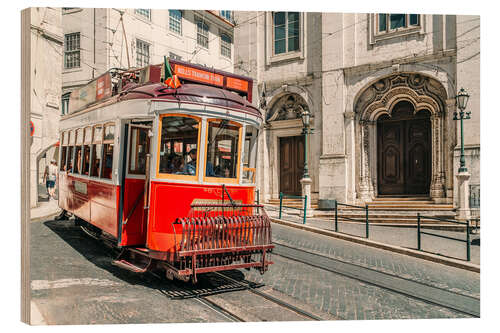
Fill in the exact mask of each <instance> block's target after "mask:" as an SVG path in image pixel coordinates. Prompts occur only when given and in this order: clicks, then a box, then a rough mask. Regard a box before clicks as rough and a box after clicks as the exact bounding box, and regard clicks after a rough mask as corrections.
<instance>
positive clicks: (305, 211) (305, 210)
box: [303, 195, 307, 224]
mask: <svg viewBox="0 0 500 333" xmlns="http://www.w3.org/2000/svg"><path fill="white" fill-rule="evenodd" d="M306 214H307V195H306V196H304V223H303V224H306Z"/></svg>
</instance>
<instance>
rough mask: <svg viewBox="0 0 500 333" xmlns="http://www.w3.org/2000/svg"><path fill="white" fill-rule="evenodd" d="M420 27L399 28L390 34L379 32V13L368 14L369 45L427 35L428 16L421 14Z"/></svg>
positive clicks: (389, 32)
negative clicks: (397, 38)
mask: <svg viewBox="0 0 500 333" xmlns="http://www.w3.org/2000/svg"><path fill="white" fill-rule="evenodd" d="M419 15H420V17H419V25H418V26H411V27H405V28H398V29H395V30H391V31H388V32H378V25H377V23H378V13H377V14H368V30H369V31H368V32H369V33H368V36H369V44H372V45H373V44H376V43H377V42H379V41H382V40H387V39H391V38H395V37H401V36H408V35H424V34H425V33H426V29H425V23H426V16H425V15H424V14H419Z"/></svg>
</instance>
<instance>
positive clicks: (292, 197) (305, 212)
mask: <svg viewBox="0 0 500 333" xmlns="http://www.w3.org/2000/svg"><path fill="white" fill-rule="evenodd" d="M284 198H290V199H301V200H303V206H302V208H297V207H293V206H284V205H283V199H284ZM283 207H285V208H289V209H297V210H303V211H304V218H303V224H306V216H307V195H305V196H299V195H290V194H284V193H283V192H280V215H279V219H280V220H281V215H282V214H281V213H282V210H283Z"/></svg>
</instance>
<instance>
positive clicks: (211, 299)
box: [149, 272, 337, 322]
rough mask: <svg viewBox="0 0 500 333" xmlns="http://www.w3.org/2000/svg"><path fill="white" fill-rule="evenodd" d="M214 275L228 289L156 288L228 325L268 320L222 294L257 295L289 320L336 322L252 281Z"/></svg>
mask: <svg viewBox="0 0 500 333" xmlns="http://www.w3.org/2000/svg"><path fill="white" fill-rule="evenodd" d="M149 273H150V274H152V275H153V276H155V277H156V278H157V279H160V280H161V281H164V279H162V278H161V277H160V276H159V275H158V274H156V273H153V272H149ZM213 275H214V276H216V277H218V278H220V279H223V280H225V281H227V283H228V287H227V288H223V289H218V290H207V289H205V288H202V289H201V292H202V293H200V294H195V293H194V294H193V293H192V289H191V288H192V285H186V286H185V287H180V286H179V285H177V286H176V288H174V289H170V288H169V290H168V291H167V290H162V289H159V290H158V291H159V292H160V293H161V294H163V295H165V296H167V297H169V298H170V299H176V300H187V299H192V300H194V301H195V302H197V303H200V304H202V305H204V306H205V307H207V308H209V309H211V310H212V311H214V312H216V313H218V314H220V315H222V316H223V317H225V318H227V319H228V320H229V321H231V322H249V321H259V319H260V320H261V321H269V319H262V318H260V316H259V314H256V313H251V310H250V309H247V308H244V307H243V306H235V305H234V304H231V302H227V301H225V300H224V299H223V298H221V297H222V296H223V295H224V294H228V293H231V292H249V293H250V294H252V295H256V296H257V297H258V298H259V299H260V298H264V299H265V300H267V301H268V302H269V303H268V304H272V305H268V307H267V308H269V307H273V308H274V310H273V311H275V312H276V311H278V312H280V313H283V309H284V310H285V311H288V312H289V313H290V314H289V317H288V318H292V319H288V320H313V321H320V320H332V319H337V318H335V317H333V316H328V315H327V316H326V317H324V318H322V317H320V316H318V315H315V314H314V313H312V312H309V311H307V310H305V309H303V308H301V307H298V306H296V305H294V304H291V303H290V302H287V301H285V300H283V299H280V298H278V297H275V296H273V295H271V294H269V293H267V292H264V291H260V290H257V288H259V287H261V285H257V284H253V283H252V282H249V281H244V282H242V281H237V280H235V279H233V278H231V277H230V276H227V275H226V274H224V273H219V272H214V273H213ZM203 293H205V294H203ZM240 296H241V295H240ZM240 296H238V297H240ZM258 303H259V304H260V305H262V304H264V303H263V302H261V301H259V302H258ZM242 305H243V304H242ZM276 307H278V308H276ZM276 309H282V310H276ZM273 319H274V318H271V319H270V320H273Z"/></svg>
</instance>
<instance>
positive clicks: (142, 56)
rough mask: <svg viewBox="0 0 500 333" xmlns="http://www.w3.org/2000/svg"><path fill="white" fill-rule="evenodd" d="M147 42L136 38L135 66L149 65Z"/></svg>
mask: <svg viewBox="0 0 500 333" xmlns="http://www.w3.org/2000/svg"><path fill="white" fill-rule="evenodd" d="M149 46H150V45H149V43H146V42H144V41H142V40H140V39H137V40H136V54H137V62H136V66H137V67H143V66H147V65H149Z"/></svg>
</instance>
